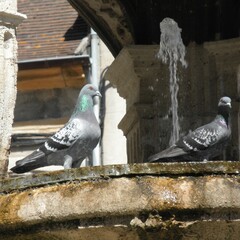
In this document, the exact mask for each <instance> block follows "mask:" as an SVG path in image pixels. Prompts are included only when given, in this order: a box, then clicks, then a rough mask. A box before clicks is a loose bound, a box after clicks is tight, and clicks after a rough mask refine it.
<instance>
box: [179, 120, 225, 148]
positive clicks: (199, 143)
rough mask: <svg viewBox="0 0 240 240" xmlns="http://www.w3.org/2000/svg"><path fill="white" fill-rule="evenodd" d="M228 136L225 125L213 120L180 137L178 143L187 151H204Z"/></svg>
mask: <svg viewBox="0 0 240 240" xmlns="http://www.w3.org/2000/svg"><path fill="white" fill-rule="evenodd" d="M227 136H228V133H227V131H225V130H224V126H221V125H219V123H217V122H215V121H213V122H211V123H209V124H207V125H204V126H202V127H200V128H197V129H196V130H194V131H193V132H191V133H189V134H188V135H186V136H185V137H183V138H182V139H180V140H179V141H178V142H177V143H176V145H177V146H178V147H179V148H182V149H183V150H184V151H186V152H189V151H202V150H205V149H207V148H209V147H211V146H213V145H214V144H217V143H219V141H222V140H223V139H225V137H227Z"/></svg>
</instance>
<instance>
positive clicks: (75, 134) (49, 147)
mask: <svg viewBox="0 0 240 240" xmlns="http://www.w3.org/2000/svg"><path fill="white" fill-rule="evenodd" d="M81 134H82V129H81V121H80V119H77V118H75V119H72V120H71V121H69V122H68V123H67V124H66V125H65V126H64V127H62V128H61V129H60V130H59V131H58V132H56V133H55V134H54V135H53V136H52V137H50V138H49V139H48V140H47V141H46V142H45V143H44V145H42V146H41V147H40V148H39V150H41V151H42V152H44V153H45V154H46V155H47V154H49V153H52V152H56V151H59V150H62V149H66V148H69V147H70V146H72V145H73V144H74V143H75V141H76V140H77V139H79V138H80V137H81Z"/></svg>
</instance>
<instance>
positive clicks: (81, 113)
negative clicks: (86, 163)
mask: <svg viewBox="0 0 240 240" xmlns="http://www.w3.org/2000/svg"><path fill="white" fill-rule="evenodd" d="M95 96H101V94H100V92H99V91H98V89H97V88H96V87H95V86H94V85H92V84H87V85H85V86H84V87H83V88H82V90H81V91H80V94H79V96H78V99H77V103H76V106H75V108H74V111H73V113H72V116H71V117H70V119H69V121H68V122H67V123H66V124H65V125H64V126H63V127H62V128H61V129H60V130H59V131H58V132H56V133H55V134H54V135H53V136H52V137H50V138H49V139H48V140H47V141H46V142H45V143H44V144H43V145H41V146H40V147H39V148H38V149H37V150H35V151H34V152H33V153H31V154H30V155H28V156H27V157H25V158H23V159H22V160H19V161H17V162H16V166H14V167H13V168H11V170H12V171H13V172H15V173H24V172H28V171H31V170H33V169H36V168H39V167H44V166H50V165H61V166H64V168H65V169H67V168H76V167H80V165H81V163H82V161H83V160H84V159H85V158H86V157H88V156H89V155H90V154H91V152H92V150H93V149H94V148H95V147H96V145H97V144H98V141H99V139H100V136H101V129H100V126H99V123H98V121H97V119H96V117H95V115H94V112H93V98H94V97H95Z"/></svg>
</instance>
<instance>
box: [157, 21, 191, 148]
mask: <svg viewBox="0 0 240 240" xmlns="http://www.w3.org/2000/svg"><path fill="white" fill-rule="evenodd" d="M160 30H161V38H160V49H159V52H158V55H157V57H158V58H159V59H161V60H162V62H163V63H167V62H168V60H169V72H170V79H169V84H170V94H171V104H172V124H173V131H172V136H171V139H170V145H172V144H174V143H175V142H176V141H177V140H178V139H179V131H180V125H179V119H178V99H177V94H178V90H179V86H178V80H179V79H178V77H177V63H178V61H180V62H181V64H182V66H183V67H185V68H186V67H187V62H186V61H185V54H186V50H185V46H184V44H183V42H182V38H181V31H182V29H181V28H179V27H178V24H177V23H176V22H175V21H174V20H173V19H171V18H164V19H163V21H162V22H161V23H160Z"/></svg>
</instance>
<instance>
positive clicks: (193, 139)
mask: <svg viewBox="0 0 240 240" xmlns="http://www.w3.org/2000/svg"><path fill="white" fill-rule="evenodd" d="M230 109H231V99H230V98H229V97H222V98H221V99H220V100H219V103H218V113H217V116H216V117H215V119H214V120H213V121H212V122H210V123H208V124H206V125H203V126H201V127H199V128H197V129H196V130H194V131H192V132H189V133H188V134H187V135H186V136H184V137H182V138H181V139H179V140H178V141H177V142H176V143H175V144H174V145H172V146H171V147H169V148H167V149H165V150H163V151H162V152H160V153H157V154H155V155H153V156H151V157H149V158H148V160H149V162H160V161H163V162H164V161H177V162H178V161H207V160H210V159H212V158H214V157H216V156H218V155H220V154H221V153H222V151H223V150H224V148H225V147H226V146H227V144H228V142H229V140H230V136H231V127H230V124H229V121H230V119H229V118H230Z"/></svg>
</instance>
